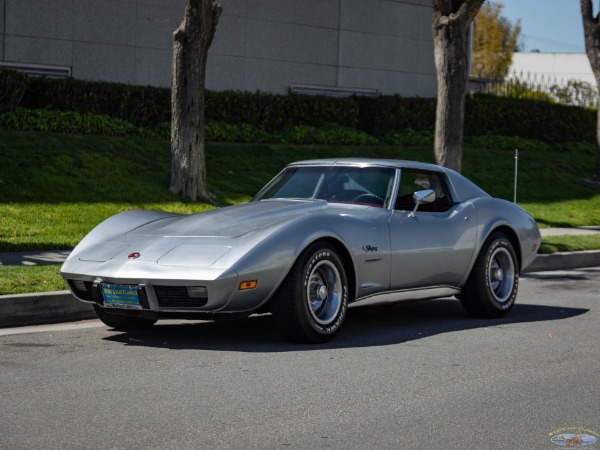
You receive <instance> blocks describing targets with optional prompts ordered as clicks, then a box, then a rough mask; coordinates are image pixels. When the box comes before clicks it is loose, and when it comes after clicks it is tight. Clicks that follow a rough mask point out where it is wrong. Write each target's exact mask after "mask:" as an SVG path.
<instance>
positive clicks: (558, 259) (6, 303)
mask: <svg viewBox="0 0 600 450" xmlns="http://www.w3.org/2000/svg"><path fill="white" fill-rule="evenodd" d="M598 266H600V251H598V250H592V251H586V252H573V253H552V254H548V255H539V256H538V257H537V258H536V260H535V261H534V262H533V264H531V266H529V267H528V268H527V269H526V270H525V273H531V272H545V271H552V270H570V269H579V268H582V267H598ZM95 318H96V313H95V312H94V309H93V307H92V305H91V303H85V302H81V301H79V300H76V299H75V298H74V297H73V295H71V293H70V292H69V291H53V292H40V293H37V294H16V295H0V328H2V327H13V326H24V325H34V324H42V323H53V322H68V321H74V320H84V319H95Z"/></svg>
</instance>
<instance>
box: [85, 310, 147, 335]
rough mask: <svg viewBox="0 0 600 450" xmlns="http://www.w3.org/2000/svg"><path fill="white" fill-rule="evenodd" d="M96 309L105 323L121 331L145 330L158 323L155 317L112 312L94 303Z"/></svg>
mask: <svg viewBox="0 0 600 450" xmlns="http://www.w3.org/2000/svg"><path fill="white" fill-rule="evenodd" d="M94 311H96V315H97V316H98V318H99V319H100V320H101V321H102V322H103V323H104V324H105V325H108V326H109V327H112V328H114V329H116V330H119V331H131V330H143V329H145V328H150V327H151V326H152V325H154V324H155V323H156V320H153V319H144V318H142V317H129V316H122V315H120V314H112V313H109V312H108V311H106V309H104V308H101V307H100V306H98V305H94Z"/></svg>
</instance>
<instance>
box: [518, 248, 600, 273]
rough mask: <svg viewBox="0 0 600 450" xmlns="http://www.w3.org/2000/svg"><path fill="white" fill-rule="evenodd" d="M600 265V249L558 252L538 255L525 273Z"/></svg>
mask: <svg viewBox="0 0 600 450" xmlns="http://www.w3.org/2000/svg"><path fill="white" fill-rule="evenodd" d="M597 266H600V250H588V251H584V252H564V253H561V252H557V253H549V254H547V255H538V256H537V258H536V259H535V261H533V263H532V264H531V265H530V266H529V267H527V268H526V269H525V270H524V273H530V272H545V271H550V270H570V269H580V268H582V267H597Z"/></svg>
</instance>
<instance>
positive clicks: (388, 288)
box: [61, 159, 541, 343]
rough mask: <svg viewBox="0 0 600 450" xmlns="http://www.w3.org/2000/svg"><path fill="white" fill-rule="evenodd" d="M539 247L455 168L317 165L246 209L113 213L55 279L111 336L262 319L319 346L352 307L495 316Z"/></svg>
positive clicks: (512, 210)
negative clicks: (455, 305)
mask: <svg viewBox="0 0 600 450" xmlns="http://www.w3.org/2000/svg"><path fill="white" fill-rule="evenodd" d="M540 242H541V238H540V233H539V230H538V228H537V225H536V223H535V221H534V219H533V218H532V217H531V216H530V215H529V214H528V213H527V212H526V211H524V210H523V209H521V208H520V207H518V206H516V205H514V204H512V203H510V202H507V201H504V200H499V199H495V198H492V197H490V196H489V195H488V194H486V193H485V192H484V191H483V190H481V189H480V188H478V187H477V186H476V185H474V184H473V183H472V182H470V181H469V180H467V179H466V178H465V177H463V176H461V175H460V174H458V173H456V172H454V171H452V170H449V169H446V168H443V167H439V166H436V165H432V164H424V163H418V162H411V161H395V160H374V159H331V160H315V161H302V162H297V163H294V164H290V165H289V166H287V167H286V168H285V169H284V170H283V171H282V172H280V173H279V174H278V175H277V176H276V177H275V178H274V179H273V180H272V181H271V182H269V183H268V184H267V185H266V186H265V187H264V188H263V189H262V190H261V191H260V192H259V193H258V194H257V195H256V197H255V198H254V199H253V200H252V201H250V202H248V203H244V204H240V205H236V206H229V207H224V208H220V209H216V210H213V211H209V212H203V213H198V214H192V215H179V214H171V213H166V212H159V211H128V212H124V213H121V214H117V215H116V216H113V217H111V218H109V219H107V220H106V221H104V222H102V223H101V224H100V225H98V226H97V227H96V228H95V229H94V230H92V231H91V232H90V233H89V234H88V235H87V236H86V237H85V238H84V239H83V240H82V241H81V242H80V243H79V244H78V245H77V247H76V248H75V249H74V250H73V252H72V253H71V255H70V256H69V258H68V259H67V260H66V262H65V263H64V265H63V266H62V269H61V272H62V275H63V277H64V279H65V281H66V283H67V285H68V287H69V289H70V290H71V291H72V292H73V294H74V295H75V296H76V297H77V298H78V299H80V300H83V301H86V302H92V303H93V305H94V308H95V310H96V313H97V314H98V317H99V318H100V320H102V321H103V322H104V323H105V324H107V325H108V326H111V327H114V328H116V329H120V330H131V329H139V328H145V327H149V326H151V325H153V324H154V323H155V322H156V321H157V320H158V319H167V318H180V319H181V318H182V319H203V320H204V319H213V320H218V319H231V318H244V317H247V316H248V315H250V314H252V313H255V312H259V313H260V312H268V311H271V312H272V313H273V314H274V316H275V318H276V322H277V323H278V324H279V326H280V327H281V330H282V331H283V333H284V335H285V336H286V337H287V338H289V339H291V340H294V341H300V342H310V343H319V342H326V341H328V340H330V339H331V338H332V337H333V336H334V335H335V334H336V333H337V332H338V330H339V329H340V327H341V326H342V323H343V322H344V318H345V316H346V313H347V308H348V305H349V304H351V303H358V304H368V303H370V302H373V303H381V302H392V301H402V300H418V299H431V298H438V297H448V296H457V297H458V298H459V299H460V302H461V303H462V306H463V307H464V309H465V310H466V312H467V313H469V314H471V315H473V316H477V317H501V316H504V315H505V314H507V313H508V312H509V310H510V309H511V308H512V306H513V304H514V302H515V298H516V296H517V288H518V285H519V273H520V271H521V270H523V269H524V268H525V267H527V265H529V264H530V263H531V262H532V261H533V260H534V259H535V257H536V253H537V250H538V247H539V245H540Z"/></svg>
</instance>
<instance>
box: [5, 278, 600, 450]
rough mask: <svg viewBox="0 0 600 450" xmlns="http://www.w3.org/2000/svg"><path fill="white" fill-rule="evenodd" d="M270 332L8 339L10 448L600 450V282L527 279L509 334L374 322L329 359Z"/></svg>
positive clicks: (499, 328) (13, 333)
mask: <svg viewBox="0 0 600 450" xmlns="http://www.w3.org/2000/svg"><path fill="white" fill-rule="evenodd" d="M273 325H274V324H273V323H272V319H271V317H270V316H268V315H265V316H258V317H255V318H251V319H249V320H246V321H242V322H230V323H210V322H195V323H192V324H189V323H184V322H166V323H165V324H164V325H160V324H159V325H157V326H155V327H154V328H153V329H152V330H151V331H144V332H136V333H120V332H115V331H111V330H109V329H108V328H106V327H104V326H102V325H101V324H100V323H99V322H97V321H89V322H84V323H81V324H75V325H72V324H71V325H58V326H57V325H54V326H43V327H35V328H15V329H3V330H0V448H7V449H8V448H10V449H42V448H43V449H48V448H114V449H117V448H127V449H136V448H207V449H219V448H223V449H276V448H298V449H319V448H340V449H341V448H344V449H366V448H377V449H379V448H381V449H517V448H518V449H551V448H561V447H558V446H557V445H556V444H554V443H552V442H551V437H552V436H554V435H558V434H564V433H567V434H568V432H569V431H571V430H572V428H573V427H579V428H581V429H582V430H583V432H584V434H587V435H588V436H592V437H594V436H595V437H594V438H597V439H598V442H596V443H595V444H592V445H590V446H587V447H586V448H591V449H593V448H598V449H600V436H598V434H599V433H600V394H599V393H598V386H599V384H600V383H599V382H600V347H599V345H598V344H599V342H600V326H599V325H600V268H596V269H581V270H576V271H570V272H546V273H537V274H531V275H529V276H527V277H523V278H522V279H521V286H520V295H519V298H518V304H517V305H516V306H515V308H514V310H513V311H512V312H511V315H510V316H509V317H508V318H506V319H503V320H492V321H489V320H477V319H471V318H468V317H466V316H465V315H464V314H463V312H462V310H461V308H460V305H459V304H458V302H456V301H455V300H435V301H426V302H420V303H406V304H401V305H398V306H394V307H363V308H353V309H351V311H350V314H349V316H348V319H347V322H346V324H345V325H344V329H343V331H342V334H341V335H340V336H338V338H337V339H336V340H335V341H334V342H333V343H331V344H328V345H325V346H316V347H309V346H298V345H293V344H289V343H286V342H284V341H282V340H281V338H280V337H279V335H278V334H277V332H276V331H275V328H274V326H273Z"/></svg>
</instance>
